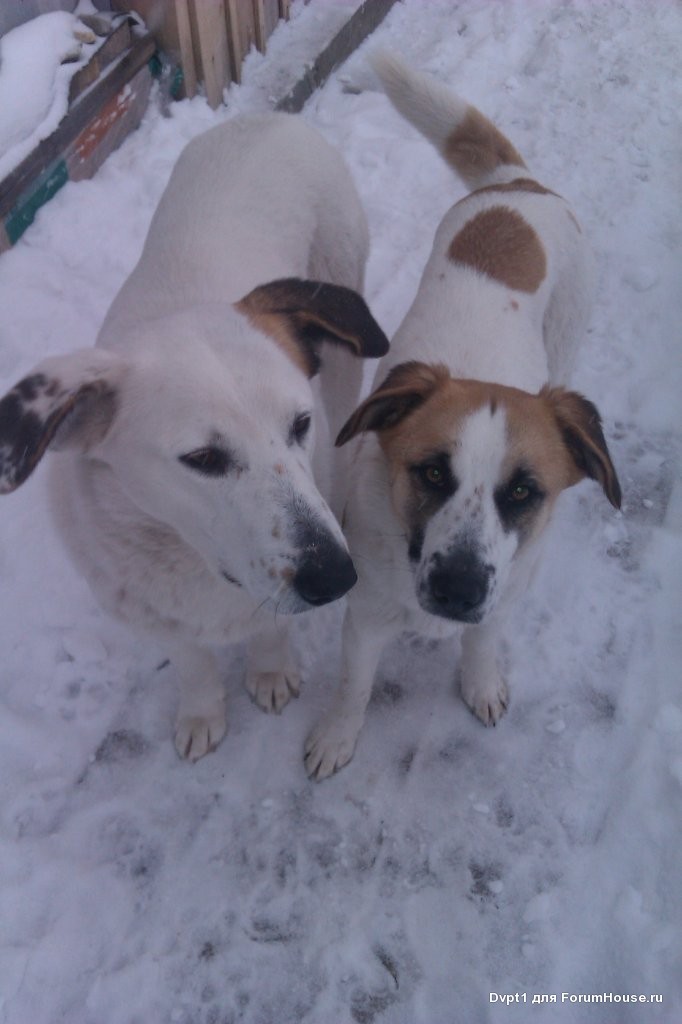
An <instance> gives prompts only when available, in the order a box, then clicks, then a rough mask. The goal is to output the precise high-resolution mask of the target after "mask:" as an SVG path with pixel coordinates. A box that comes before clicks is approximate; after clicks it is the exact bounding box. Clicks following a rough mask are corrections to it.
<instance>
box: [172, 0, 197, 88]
mask: <svg viewBox="0 0 682 1024" xmlns="http://www.w3.org/2000/svg"><path fill="white" fill-rule="evenodd" d="M175 20H176V22H177V26H178V47H179V50H180V64H181V66H182V77H183V85H184V90H185V96H188V97H189V98H191V97H192V96H196V91H197V69H196V65H195V63H194V48H193V46H192V25H191V22H190V18H189V7H188V6H187V0H175Z"/></svg>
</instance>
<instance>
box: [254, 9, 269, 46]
mask: <svg viewBox="0 0 682 1024" xmlns="http://www.w3.org/2000/svg"><path fill="white" fill-rule="evenodd" d="M253 27H254V37H255V42H256V46H257V47H258V49H259V51H260V52H261V53H265V42H266V40H267V38H268V33H267V31H266V21H265V6H264V0H253Z"/></svg>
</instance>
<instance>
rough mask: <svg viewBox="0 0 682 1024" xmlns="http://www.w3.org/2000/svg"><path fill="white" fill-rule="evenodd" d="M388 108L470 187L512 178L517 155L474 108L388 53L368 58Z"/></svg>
mask: <svg viewBox="0 0 682 1024" xmlns="http://www.w3.org/2000/svg"><path fill="white" fill-rule="evenodd" d="M370 63H371V65H372V67H373V69H374V71H375V72H376V73H377V75H378V76H379V79H380V81H381V84H382V86H383V89H384V92H385V93H386V95H387V96H388V98H389V99H390V101H391V103H392V104H393V106H394V107H395V108H396V110H398V112H399V113H401V114H402V115H403V117H404V118H405V119H406V120H407V121H409V122H410V124H412V125H414V127H415V128H416V129H417V130H418V131H420V132H421V133H422V135H425V136H426V138H427V139H428V140H429V142H431V143H433V145H434V146H435V147H436V149H437V150H438V152H439V153H440V154H441V156H442V157H443V158H444V160H445V161H446V163H447V164H448V165H449V166H450V167H452V169H453V170H454V171H456V172H457V174H459V176H460V177H461V178H462V180H463V181H464V182H465V183H466V184H467V185H468V186H469V188H471V189H477V188H482V187H483V186H485V185H490V184H493V183H496V182H503V181H508V180H510V179H512V178H518V177H519V172H520V170H525V169H526V165H525V163H524V161H523V157H522V156H521V155H520V154H519V153H518V152H517V151H516V149H515V148H514V147H513V146H512V144H511V142H510V141H509V139H507V138H506V137H505V136H504V135H503V134H502V132H500V131H498V130H497V128H496V127H495V125H494V124H493V123H492V121H489V120H488V118H487V117H485V116H484V115H483V114H482V113H481V112H480V110H477V109H476V107H472V106H471V104H469V103H467V102H466V100H463V99H461V98H460V97H459V96H456V95H455V94H454V93H452V92H450V90H449V89H447V88H446V87H445V86H444V85H441V83H440V82H438V81H436V80H435V79H434V78H431V77H430V76H429V75H425V74H422V73H420V72H418V71H413V70H412V69H411V68H409V67H408V66H407V65H406V64H403V62H402V61H401V60H399V59H398V58H397V57H395V56H394V55H393V54H392V53H388V52H386V51H385V50H380V51H378V52H375V53H374V54H373V55H372V57H371V58H370Z"/></svg>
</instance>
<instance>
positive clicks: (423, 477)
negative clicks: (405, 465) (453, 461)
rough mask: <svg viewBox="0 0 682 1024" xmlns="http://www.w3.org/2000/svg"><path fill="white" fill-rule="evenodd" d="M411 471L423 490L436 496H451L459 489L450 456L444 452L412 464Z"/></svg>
mask: <svg viewBox="0 0 682 1024" xmlns="http://www.w3.org/2000/svg"><path fill="white" fill-rule="evenodd" d="M410 470H411V472H412V473H413V475H414V477H415V479H416V480H417V481H418V483H419V485H420V487H421V489H422V491H429V492H430V493H431V494H432V495H433V496H434V497H436V496H439V497H440V498H441V499H443V500H444V499H446V498H449V497H450V495H452V494H454V493H455V491H456V490H457V481H456V480H455V478H454V477H453V475H452V470H451V468H450V458H449V456H448V455H447V454H446V453H445V452H443V453H439V454H435V455H433V456H431V457H430V458H428V459H426V460H425V461H424V462H420V463H419V465H416V466H411V467H410Z"/></svg>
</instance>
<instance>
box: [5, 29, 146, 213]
mask: <svg viewBox="0 0 682 1024" xmlns="http://www.w3.org/2000/svg"><path fill="white" fill-rule="evenodd" d="M155 49H156V44H155V42H154V40H153V38H152V37H151V36H149V35H146V36H142V37H140V38H139V39H136V41H135V42H134V43H133V45H132V47H131V49H130V52H129V53H127V54H125V56H123V57H122V58H121V60H120V61H119V62H118V63H117V64H116V65H115V66H114V67H113V68H112V69H111V71H110V72H109V74H108V75H106V76H105V77H104V78H103V79H102V81H101V82H96V83H95V85H93V86H92V88H91V89H90V90H89V91H88V92H87V93H86V94H85V95H84V96H82V97H81V99H79V100H78V101H77V102H76V104H75V105H74V107H73V108H72V109H71V110H70V111H69V112H68V114H67V115H66V117H64V118H62V120H61V122H60V123H59V125H58V127H57V128H56V129H55V131H54V132H53V133H52V134H51V135H50V136H48V138H47V139H43V141H42V142H40V143H39V144H38V145H37V146H36V148H35V149H34V150H33V152H32V153H30V154H29V155H28V156H27V157H26V159H25V160H22V162H21V163H20V164H19V166H18V167H15V169H14V170H13V171H11V172H10V174H8V175H7V177H6V178H5V179H4V181H2V182H0V217H3V218H4V217H5V216H6V215H7V214H8V213H9V211H10V210H11V209H12V208H13V207H14V206H15V205H16V204H17V202H19V200H20V199H21V197H22V195H24V194H25V193H26V190H27V189H30V190H31V191H33V188H34V185H33V183H34V182H35V181H36V179H38V178H39V177H41V176H42V175H44V174H45V173H47V174H48V176H49V174H50V168H51V167H52V166H53V165H54V164H55V162H57V161H58V160H59V159H60V158H61V154H62V153H63V152H64V150H65V149H66V148H67V147H68V146H69V145H70V143H72V142H73V141H74V139H76V137H77V136H78V135H79V134H80V132H82V130H83V128H84V127H85V126H86V125H87V124H89V123H90V121H92V120H93V118H95V117H97V115H98V113H99V111H100V110H101V109H102V107H104V106H105V104H106V103H107V102H108V101H109V100H110V99H111V97H112V96H115V95H116V94H117V93H118V92H119V91H120V90H121V89H122V88H123V87H124V86H125V85H126V84H127V83H128V82H130V81H131V79H132V78H133V77H134V76H135V75H136V74H137V72H138V71H139V70H140V68H142V67H143V66H144V65H145V64H146V63H147V62H148V61H149V59H150V58H151V56H152V55H153V53H154V51H155Z"/></svg>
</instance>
